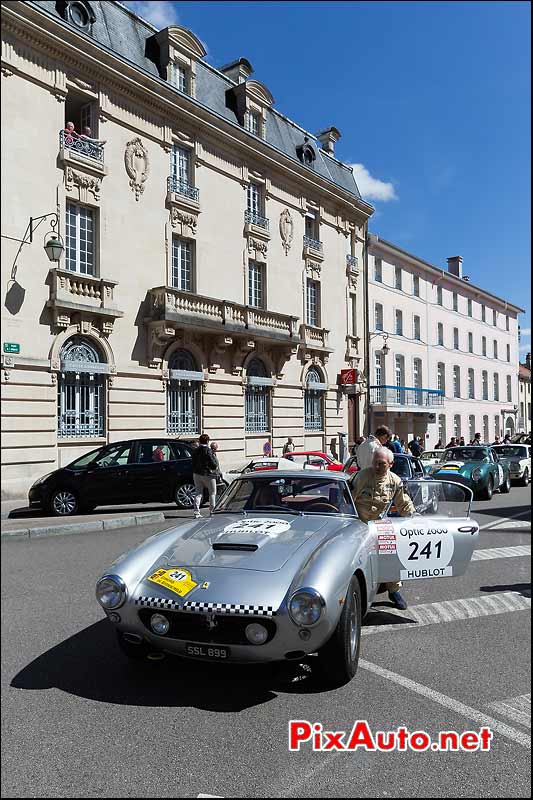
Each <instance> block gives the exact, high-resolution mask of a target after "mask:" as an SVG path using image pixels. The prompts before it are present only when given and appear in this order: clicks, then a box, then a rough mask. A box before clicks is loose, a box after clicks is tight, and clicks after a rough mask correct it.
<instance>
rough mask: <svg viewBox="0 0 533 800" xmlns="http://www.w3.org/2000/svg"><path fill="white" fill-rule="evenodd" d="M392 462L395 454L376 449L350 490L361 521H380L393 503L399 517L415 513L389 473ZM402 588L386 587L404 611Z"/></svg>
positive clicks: (397, 483)
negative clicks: (369, 465) (370, 460)
mask: <svg viewBox="0 0 533 800" xmlns="http://www.w3.org/2000/svg"><path fill="white" fill-rule="evenodd" d="M393 461H394V454H393V453H392V452H391V451H390V450H389V449H388V448H387V447H378V449H377V450H375V451H374V454H373V459H372V466H371V467H366V468H365V469H362V470H360V471H359V472H358V473H357V474H356V476H355V478H354V481H353V483H352V486H351V491H352V497H353V500H354V503H355V507H356V509H357V513H358V514H359V518H360V520H361V521H362V522H370V521H371V520H373V519H379V517H380V515H381V514H382V513H383V511H384V510H385V509H386V508H387V506H388V505H389V503H390V502H391V501H392V500H394V504H395V506H396V509H397V511H398V513H399V514H400V516H401V517H410V516H411V515H412V514H414V513H415V507H414V505H413V503H412V501H411V498H410V497H409V495H408V494H407V493H406V492H405V491H404V488H403V483H402V481H401V478H399V477H398V476H397V475H395V474H394V472H391V469H390V468H391V466H392V463H393ZM401 587H402V584H401V583H400V582H399V581H397V582H394V583H387V584H386V590H387V591H388V593H389V600H390V601H391V603H394V605H395V606H396V608H400V609H402V611H403V610H405V609H406V608H407V603H406V602H405V600H404V599H403V597H402V596H401V594H400V589H401Z"/></svg>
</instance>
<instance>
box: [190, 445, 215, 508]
mask: <svg viewBox="0 0 533 800" xmlns="http://www.w3.org/2000/svg"><path fill="white" fill-rule="evenodd" d="M218 469H219V465H218V459H217V457H216V455H215V454H214V453H213V451H212V450H211V448H210V447H209V436H208V435H207V433H202V435H201V436H200V439H199V440H198V447H197V448H196V450H193V454H192V477H193V480H194V486H195V488H196V494H195V495H194V516H195V518H197V517H200V516H201V514H200V503H201V502H202V497H203V494H204V490H205V489H207V491H208V492H209V510H210V511H211V513H212V512H213V511H214V508H215V503H216V499H217V470H218Z"/></svg>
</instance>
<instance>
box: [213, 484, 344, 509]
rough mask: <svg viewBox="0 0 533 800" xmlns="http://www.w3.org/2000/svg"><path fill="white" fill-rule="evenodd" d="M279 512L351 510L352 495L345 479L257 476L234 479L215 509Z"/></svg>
mask: <svg viewBox="0 0 533 800" xmlns="http://www.w3.org/2000/svg"><path fill="white" fill-rule="evenodd" d="M254 511H274V512H276V513H279V514H301V513H305V514H353V515H354V516H355V509H354V506H353V502H352V498H351V495H350V492H349V490H348V487H347V485H346V484H345V483H344V481H335V480H330V479H327V478H319V479H317V478H311V477H307V478H293V477H287V476H285V477H278V478H274V477H268V478H267V477H264V478H263V477H260V476H259V475H257V476H253V477H250V478H246V479H241V480H236V481H235V482H234V483H232V484H231V485H230V487H229V488H228V489H227V490H226V492H225V493H224V495H223V496H222V497H221V499H220V502H219V504H218V505H217V508H216V512H217V513H218V512H223V513H241V512H243V513H253V512H254Z"/></svg>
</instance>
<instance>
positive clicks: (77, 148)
mask: <svg viewBox="0 0 533 800" xmlns="http://www.w3.org/2000/svg"><path fill="white" fill-rule="evenodd" d="M59 146H60V147H61V149H63V150H69V151H70V152H71V153H73V154H75V155H76V156H81V157H82V158H91V159H92V160H93V161H99V162H100V164H103V163H104V147H103V145H101V144H96V143H95V142H92V141H91V140H90V139H87V138H85V137H84V136H79V135H78V134H69V133H66V132H65V131H64V130H63V131H59Z"/></svg>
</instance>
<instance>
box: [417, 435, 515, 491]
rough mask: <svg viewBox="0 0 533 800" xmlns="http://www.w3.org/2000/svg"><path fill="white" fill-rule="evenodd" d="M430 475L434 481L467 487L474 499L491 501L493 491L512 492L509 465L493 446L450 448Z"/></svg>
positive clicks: (432, 468)
mask: <svg viewBox="0 0 533 800" xmlns="http://www.w3.org/2000/svg"><path fill="white" fill-rule="evenodd" d="M430 474H431V477H432V478H436V479H437V480H441V481H454V482H455V483H462V484H463V485H464V486H468V487H469V488H470V489H472V491H473V492H474V497H475V498H476V499H477V500H490V499H491V497H492V493H493V492H494V491H495V490H496V489H499V490H500V492H503V493H504V494H505V493H507V492H509V491H510V490H511V474H510V467H509V462H508V461H507V460H506V459H504V458H500V457H499V456H498V453H497V452H496V451H495V450H494V448H493V447H479V446H473V445H472V446H470V447H451V448H449V449H448V450H445V451H444V453H443V455H442V458H441V461H440V462H439V463H438V464H435V465H434V466H433V467H431V472H430Z"/></svg>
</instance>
